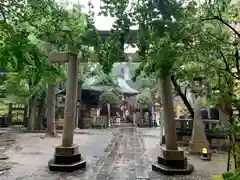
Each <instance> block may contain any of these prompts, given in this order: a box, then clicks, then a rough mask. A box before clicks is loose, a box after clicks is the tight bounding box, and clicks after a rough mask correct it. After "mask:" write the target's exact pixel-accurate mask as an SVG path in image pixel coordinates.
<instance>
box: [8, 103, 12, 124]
mask: <svg viewBox="0 0 240 180" xmlns="http://www.w3.org/2000/svg"><path fill="white" fill-rule="evenodd" d="M12 108H13V104H12V103H9V104H8V121H7V125H8V126H11V125H12Z"/></svg>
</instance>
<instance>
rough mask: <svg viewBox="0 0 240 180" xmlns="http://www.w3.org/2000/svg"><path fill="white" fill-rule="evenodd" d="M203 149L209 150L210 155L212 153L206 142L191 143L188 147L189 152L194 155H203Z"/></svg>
mask: <svg viewBox="0 0 240 180" xmlns="http://www.w3.org/2000/svg"><path fill="white" fill-rule="evenodd" d="M203 148H206V149H207V152H208V154H211V153H212V152H211V151H210V149H209V144H208V142H205V141H202V142H201V141H199V142H190V143H189V146H188V152H189V153H190V154H192V155H201V154H202V149H203Z"/></svg>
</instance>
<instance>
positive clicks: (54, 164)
mask: <svg viewBox="0 0 240 180" xmlns="http://www.w3.org/2000/svg"><path fill="white" fill-rule="evenodd" d="M85 167H86V161H85V160H84V159H83V158H82V157H81V153H80V152H79V147H78V146H77V145H73V146H72V147H63V146H61V145H60V146H57V147H56V148H55V154H54V158H53V159H50V160H49V161H48V168H49V170H50V171H59V172H73V171H76V170H79V169H82V168H85Z"/></svg>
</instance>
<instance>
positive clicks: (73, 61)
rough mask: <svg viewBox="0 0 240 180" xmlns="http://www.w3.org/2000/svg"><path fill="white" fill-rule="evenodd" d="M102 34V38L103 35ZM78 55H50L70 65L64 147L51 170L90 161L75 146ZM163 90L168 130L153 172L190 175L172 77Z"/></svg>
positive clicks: (64, 169)
mask: <svg viewBox="0 0 240 180" xmlns="http://www.w3.org/2000/svg"><path fill="white" fill-rule="evenodd" d="M99 34H100V36H102V34H101V32H99ZM105 36H106V37H107V36H108V34H107V33H106V35H105ZM133 41H134V40H133ZM77 56H78V55H77V54H76V53H73V52H67V53H53V54H50V55H49V61H50V62H52V63H54V62H68V77H67V97H66V102H65V113H64V131H63V138H62V144H61V145H59V146H56V148H55V154H54V158H53V159H51V160H50V161H49V164H48V166H49V169H50V170H51V171H60V172H71V171H74V170H78V169H81V168H85V167H86V161H85V160H84V159H83V158H82V157H81V153H80V152H79V147H78V145H74V144H73V132H74V126H75V114H76V99H77V69H78V58H77ZM135 62H136V61H135ZM163 87H165V88H163ZM160 88H162V92H164V93H163V94H164V95H165V97H162V99H163V102H162V103H163V106H164V107H165V109H163V110H164V124H165V127H166V129H165V134H166V147H160V153H159V157H158V158H157V162H156V163H154V164H153V165H152V169H153V170H156V171H160V172H162V173H167V174H175V173H178V174H189V173H191V172H192V171H193V166H192V165H189V164H188V163H187V157H186V156H185V154H184V151H183V150H181V149H179V148H178V146H177V137H176V136H177V135H176V127H175V122H174V121H175V120H174V117H173V97H172V86H171V78H170V76H167V77H165V78H163V79H162V80H161V81H160Z"/></svg>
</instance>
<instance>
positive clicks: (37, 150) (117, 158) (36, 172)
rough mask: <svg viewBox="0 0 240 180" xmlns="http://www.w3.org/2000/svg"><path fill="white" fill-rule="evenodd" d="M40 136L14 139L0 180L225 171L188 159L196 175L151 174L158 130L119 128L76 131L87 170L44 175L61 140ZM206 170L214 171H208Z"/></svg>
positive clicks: (125, 179) (139, 178)
mask: <svg viewBox="0 0 240 180" xmlns="http://www.w3.org/2000/svg"><path fill="white" fill-rule="evenodd" d="M41 136H43V134H37V133H35V134H33V133H28V134H20V135H18V137H17V139H16V145H15V146H14V147H12V148H11V149H10V150H8V151H7V153H6V154H7V155H8V156H9V160H7V161H4V162H5V163H7V164H11V169H10V170H7V171H5V172H4V173H2V174H0V180H33V179H36V180H148V179H151V180H168V179H169V180H172V179H179V180H181V179H182V180H183V179H184V180H185V179H186V180H193V179H194V180H196V179H199V180H208V179H210V176H211V175H213V174H212V173H214V174H218V173H220V172H223V171H224V168H225V162H224V161H225V159H224V158H225V157H224V158H223V160H222V162H221V163H220V162H219V161H218V162H217V166H218V167H216V162H215V161H212V162H210V163H206V162H203V161H201V160H199V159H200V158H199V157H196V158H195V159H194V157H190V158H189V159H190V161H191V162H193V163H194V164H196V171H195V172H194V173H193V174H192V175H190V176H172V177H168V176H163V175H161V174H159V173H156V172H152V171H151V163H152V162H153V161H155V160H156V157H157V155H158V146H159V138H160V132H159V129H150V128H134V127H129V128H128V127H122V128H116V129H110V130H92V129H90V130H80V131H79V132H78V134H75V136H74V138H75V139H74V142H75V143H76V144H78V145H79V146H80V151H81V152H82V155H83V156H85V158H86V160H87V162H88V166H87V169H86V170H85V171H83V170H81V171H77V172H73V173H53V172H49V171H48V168H47V162H48V160H49V159H50V158H51V157H52V156H53V153H54V147H53V145H58V144H60V143H61V139H60V138H48V139H41V138H40V137H41ZM221 157H222V156H221ZM204 163H205V164H204ZM213 164H215V165H213ZM222 164H224V166H221V165H222ZM207 166H209V167H211V168H215V169H210V170H209V168H208V167H207ZM205 168H206V169H207V170H205Z"/></svg>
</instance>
